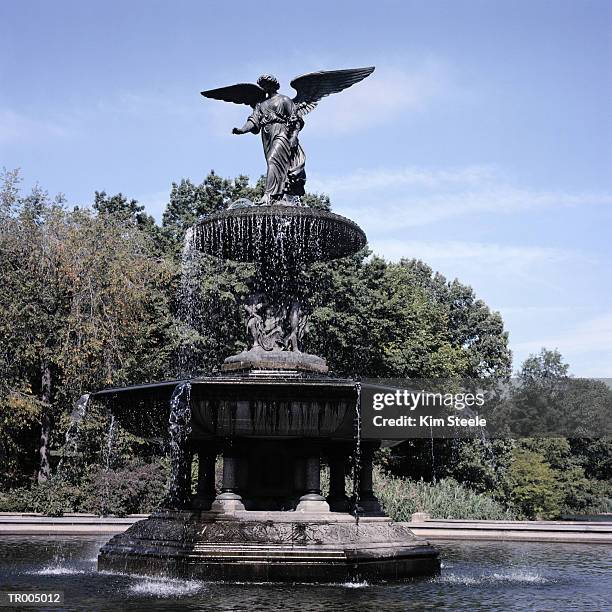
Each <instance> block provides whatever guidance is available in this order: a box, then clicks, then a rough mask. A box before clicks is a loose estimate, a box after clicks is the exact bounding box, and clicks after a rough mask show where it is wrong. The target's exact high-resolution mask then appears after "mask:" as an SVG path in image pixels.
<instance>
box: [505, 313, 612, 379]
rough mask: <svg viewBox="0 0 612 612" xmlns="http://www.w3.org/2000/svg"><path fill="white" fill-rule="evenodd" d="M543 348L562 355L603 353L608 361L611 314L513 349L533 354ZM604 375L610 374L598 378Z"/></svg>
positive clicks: (599, 316)
mask: <svg viewBox="0 0 612 612" xmlns="http://www.w3.org/2000/svg"><path fill="white" fill-rule="evenodd" d="M543 346H545V347H547V348H551V349H555V348H556V349H559V351H561V353H562V354H564V355H569V354H575V355H576V354H584V353H591V352H603V353H605V354H606V355H607V356H608V360H609V358H610V354H611V352H612V312H608V313H604V314H601V315H598V316H596V317H593V318H591V319H587V320H586V321H581V322H580V323H578V324H577V325H575V326H574V327H573V328H570V329H566V330H564V331H562V332H560V333H558V334H556V335H553V336H543V337H541V338H537V339H535V340H530V341H528V342H520V343H517V344H516V345H515V348H516V350H517V351H523V352H534V351H538V350H540V348H541V347H543ZM606 374H608V375H610V374H612V372H607V373H606V372H600V373H599V375H600V376H603V375H606Z"/></svg>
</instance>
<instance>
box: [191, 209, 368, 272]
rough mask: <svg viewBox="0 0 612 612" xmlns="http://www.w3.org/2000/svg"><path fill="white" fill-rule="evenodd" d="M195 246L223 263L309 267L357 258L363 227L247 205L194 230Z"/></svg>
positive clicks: (328, 216) (319, 213) (322, 213)
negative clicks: (270, 262) (281, 263)
mask: <svg viewBox="0 0 612 612" xmlns="http://www.w3.org/2000/svg"><path fill="white" fill-rule="evenodd" d="M195 241H196V246H197V247H198V248H199V249H200V250H201V251H203V252H204V253H207V254H208V255H213V256H215V257H219V258H222V259H229V260H233V261H242V262H261V261H264V260H270V259H278V260H279V261H283V260H284V261H285V262H298V263H310V262H314V261H328V260H330V259H338V258H340V257H346V256H348V255H352V254H353V253H356V252H357V251H359V250H360V249H361V248H363V247H364V246H365V245H366V236H365V234H364V233H363V231H362V230H361V228H360V227H359V226H358V225H357V224H356V223H354V222H353V221H351V220H350V219H347V218H345V217H342V216H340V215H336V214H335V213H331V212H329V211H326V210H320V209H316V208H310V207H307V206H284V205H280V204H273V205H269V206H250V207H248V208H237V209H230V210H225V211H222V212H218V213H214V214H212V215H208V216H206V217H203V218H202V219H200V220H199V221H198V223H197V225H196V232H195Z"/></svg>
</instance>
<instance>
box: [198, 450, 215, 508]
mask: <svg viewBox="0 0 612 612" xmlns="http://www.w3.org/2000/svg"><path fill="white" fill-rule="evenodd" d="M215 459H216V454H215V453H214V452H213V453H211V452H210V450H207V449H200V450H198V485H197V489H196V496H195V498H194V500H193V504H192V505H193V507H194V508H198V509H200V510H209V509H210V506H211V504H212V503H213V501H214V499H215V496H216V494H217V491H216V489H215Z"/></svg>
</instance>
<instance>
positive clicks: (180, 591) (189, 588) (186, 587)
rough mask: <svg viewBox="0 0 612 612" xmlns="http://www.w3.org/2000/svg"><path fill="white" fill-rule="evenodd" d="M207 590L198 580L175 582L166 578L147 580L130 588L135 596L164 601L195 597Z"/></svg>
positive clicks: (140, 581)
mask: <svg viewBox="0 0 612 612" xmlns="http://www.w3.org/2000/svg"><path fill="white" fill-rule="evenodd" d="M204 588H205V585H204V583H202V582H198V581H196V580H173V579H169V578H167V579H164V578H145V579H143V580H139V581H138V582H136V583H135V584H133V585H132V586H131V587H130V592H131V593H133V594H134V595H148V596H151V597H157V598H158V599H162V598H165V597H181V596H185V595H195V594H196V593H199V592H200V591H202V590H203V589H204Z"/></svg>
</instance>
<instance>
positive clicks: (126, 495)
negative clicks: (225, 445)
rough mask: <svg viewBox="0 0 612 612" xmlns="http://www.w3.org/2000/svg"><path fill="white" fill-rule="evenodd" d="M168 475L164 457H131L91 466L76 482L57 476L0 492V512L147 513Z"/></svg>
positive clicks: (57, 513)
mask: <svg viewBox="0 0 612 612" xmlns="http://www.w3.org/2000/svg"><path fill="white" fill-rule="evenodd" d="M168 476H169V465H168V462H167V461H166V460H163V459H158V460H156V461H153V462H151V463H147V462H143V461H142V460H138V459H132V460H130V461H128V462H127V463H126V464H125V465H124V466H123V467H121V468H118V469H115V470H108V471H107V470H105V469H104V468H102V467H101V466H90V468H89V469H88V470H87V471H86V473H85V474H84V476H83V478H82V479H81V480H80V483H79V484H78V485H77V484H74V483H73V482H71V481H70V480H68V479H67V478H65V477H63V476H61V475H57V476H54V477H53V478H50V479H49V480H47V481H45V482H40V483H36V484H34V485H33V486H31V487H22V488H19V489H13V490H12V491H10V493H4V494H1V495H0V512H40V513H42V514H47V515H49V516H61V515H62V514H65V513H67V512H87V513H93V514H97V515H100V516H109V515H113V516H125V515H127V514H140V513H148V512H151V511H153V510H154V509H155V508H156V507H158V505H159V503H160V502H161V499H162V497H163V494H164V492H165V487H166V482H167V480H168Z"/></svg>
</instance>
